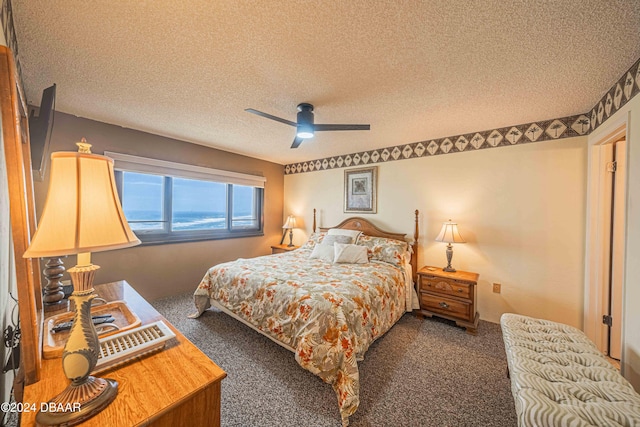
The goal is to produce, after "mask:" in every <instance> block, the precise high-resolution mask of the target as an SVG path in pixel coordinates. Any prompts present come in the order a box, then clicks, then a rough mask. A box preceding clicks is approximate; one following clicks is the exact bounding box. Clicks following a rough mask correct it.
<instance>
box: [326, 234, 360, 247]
mask: <svg viewBox="0 0 640 427" xmlns="http://www.w3.org/2000/svg"><path fill="white" fill-rule="evenodd" d="M336 242H337V243H344V244H351V243H353V237H351V236H343V235H331V236H329V235H327V236H325V237H324V239H322V243H321V244H322V245H327V246H333V244H334V243H336Z"/></svg>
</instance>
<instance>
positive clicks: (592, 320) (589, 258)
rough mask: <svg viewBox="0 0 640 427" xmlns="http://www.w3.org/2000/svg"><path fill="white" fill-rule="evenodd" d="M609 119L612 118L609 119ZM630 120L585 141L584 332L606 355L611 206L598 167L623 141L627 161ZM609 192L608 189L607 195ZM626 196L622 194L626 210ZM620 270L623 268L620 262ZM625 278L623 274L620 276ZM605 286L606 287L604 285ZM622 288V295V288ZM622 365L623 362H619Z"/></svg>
mask: <svg viewBox="0 0 640 427" xmlns="http://www.w3.org/2000/svg"><path fill="white" fill-rule="evenodd" d="M609 120H611V119H609ZM628 123H629V117H628V114H622V115H620V117H619V118H617V119H615V120H613V121H611V122H610V123H607V124H606V126H600V128H598V129H597V130H595V131H594V132H593V133H592V134H591V135H589V138H588V144H589V147H588V154H587V155H588V170H587V206H586V208H587V212H586V214H587V215H586V227H587V230H586V242H585V288H584V292H585V293H584V325H583V326H584V327H583V329H584V332H585V334H587V336H588V337H589V338H590V339H591V340H592V341H593V342H594V343H595V344H596V346H597V347H598V349H600V351H602V352H603V353H606V352H607V341H608V331H607V326H606V325H604V324H603V323H602V316H603V315H605V314H608V312H609V297H608V292H609V289H608V276H609V271H608V269H606V268H605V266H606V265H608V259H605V258H607V257H608V251H607V250H604V249H603V248H608V247H609V245H610V241H609V238H610V232H611V229H610V226H607V224H606V223H605V220H604V216H605V215H606V212H607V209H604V208H603V206H605V203H611V200H604V195H605V194H606V193H607V189H606V188H605V183H606V182H607V179H606V173H607V172H606V171H605V170H604V168H601V167H600V165H601V164H602V162H603V160H604V158H605V150H606V148H605V147H606V146H607V145H609V144H612V143H614V142H617V141H619V140H621V139H626V141H627V143H626V144H625V146H626V147H625V151H626V157H627V158H628V150H629V146H630V144H629V143H628V141H629V135H628V132H629V126H628ZM624 173H625V175H624V176H623V180H624V191H625V192H628V185H627V181H628V178H627V174H628V172H627V171H624ZM610 193H611V190H610V189H609V194H610ZM627 198H628V195H627V194H625V195H624V200H625V207H624V210H625V211H626V205H627ZM623 229H624V230H625V235H626V229H627V219H626V216H625V220H624V224H623ZM625 246H626V245H623V249H622V250H623V254H622V255H621V256H622V257H623V258H622V259H623V260H625V259H626V258H625V254H624V252H625ZM622 269H623V270H624V269H625V264H624V262H623V265H622ZM622 277H624V271H623V276H622ZM605 284H606V285H605ZM622 286H623V295H624V287H625V283H623V284H622ZM624 306H625V304H624V302H623V308H622V309H623V318H624ZM622 327H623V333H622V337H623V339H622V356H621V357H622V358H624V347H625V343H624V323H623V324H622ZM621 365H623V363H621Z"/></svg>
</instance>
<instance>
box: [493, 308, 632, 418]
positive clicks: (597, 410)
mask: <svg viewBox="0 0 640 427" xmlns="http://www.w3.org/2000/svg"><path fill="white" fill-rule="evenodd" d="M500 324H501V326H502V337H503V339H504V345H505V350H506V352H507V363H508V365H509V375H510V378H511V392H512V394H513V400H514V401H515V406H516V413H517V416H518V425H519V426H520V427H524V426H531V427H559V426H571V427H574V426H576V427H577V426H625V427H627V426H628V427H632V426H640V395H639V394H638V393H636V392H635V391H634V389H633V387H632V386H631V384H629V382H628V381H627V380H626V379H624V378H623V377H622V375H620V373H619V372H618V370H617V369H616V368H614V367H613V366H612V365H611V364H610V363H609V362H608V361H607V359H606V358H605V356H604V355H603V354H602V353H601V352H600V351H599V350H598V349H597V347H596V346H595V344H594V343H593V342H591V341H590V340H589V338H587V336H586V335H585V334H584V333H583V332H582V331H580V330H578V329H576V328H574V327H571V326H568V325H564V324H561V323H556V322H551V321H548V320H541V319H534V318H532V317H527V316H520V315H516V314H510V313H507V314H503V315H502V317H501V318H500Z"/></svg>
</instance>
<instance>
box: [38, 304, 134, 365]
mask: <svg viewBox="0 0 640 427" xmlns="http://www.w3.org/2000/svg"><path fill="white" fill-rule="evenodd" d="M74 314H75V313H74V312H73V311H70V312H67V313H62V314H58V315H55V316H52V317H50V318H48V319H47V320H46V321H45V325H44V329H45V332H44V339H43V344H42V357H43V358H45V359H55V358H57V357H62V351H63V350H64V345H65V344H66V342H67V338H68V337H69V330H66V331H59V332H54V331H52V329H53V328H54V327H55V326H56V325H59V324H60V323H62V322H68V321H70V320H72V319H73V316H74ZM91 315H92V316H100V315H111V317H113V318H114V321H113V322H110V323H104V324H103V325H116V326H117V327H118V328H117V329H116V328H112V327H106V328H105V330H104V331H103V332H101V328H100V327H101V326H102V325H97V326H96V330H97V331H98V337H100V338H103V337H107V336H109V335H113V334H116V333H119V332H122V331H126V330H129V329H131V328H135V327H138V326H140V325H141V324H142V322H141V321H140V318H139V317H138V316H136V315H135V313H133V312H132V311H131V310H130V309H129V307H128V306H127V304H126V303H125V302H124V301H111V302H109V303H106V304H100V305H94V306H93V307H91Z"/></svg>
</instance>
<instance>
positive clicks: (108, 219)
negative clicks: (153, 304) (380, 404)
mask: <svg viewBox="0 0 640 427" xmlns="http://www.w3.org/2000/svg"><path fill="white" fill-rule="evenodd" d="M77 145H78V152H59V153H53V154H52V155H51V177H50V180H49V192H48V194H47V200H46V202H45V205H44V210H43V211H42V217H41V218H40V223H39V225H38V229H37V230H36V232H35V234H34V236H33V239H32V240H31V244H30V245H29V248H28V249H27V251H26V252H25V253H24V255H23V256H24V257H25V258H43V257H45V258H50V257H59V256H63V255H73V254H77V255H78V261H77V263H78V264H77V265H76V266H75V267H73V268H70V269H68V270H67V271H68V272H69V274H70V275H71V280H72V282H73V288H74V290H73V293H72V294H71V297H70V299H71V300H72V301H73V302H74V304H75V313H74V318H73V324H72V326H71V331H70V332H69V338H68V340H67V342H66V344H65V346H64V352H63V353H62V369H63V370H64V373H65V375H66V377H67V378H68V379H69V380H70V384H69V385H68V386H67V388H66V389H64V390H63V391H62V392H61V393H60V394H59V395H57V396H56V397H54V398H53V399H52V400H50V401H49V403H48V404H47V406H46V407H47V408H49V407H52V406H50V405H54V406H55V407H56V408H62V409H60V410H57V411H50V410H49V411H47V410H42V409H41V410H40V411H39V412H38V414H37V415H36V421H37V422H38V424H39V425H66V426H70V425H74V424H78V423H80V422H82V421H84V420H86V419H87V418H90V417H92V416H93V415H95V414H97V413H98V412H100V411H101V410H102V409H104V408H105V407H106V406H107V405H109V404H110V403H111V402H112V401H113V399H115V397H116V395H117V393H118V383H117V381H114V380H110V379H103V378H98V377H94V376H92V375H90V374H91V371H93V368H94V367H95V366H96V363H97V361H98V356H99V352H100V348H99V342H98V335H97V333H96V330H95V327H94V326H93V322H92V321H91V301H92V300H93V299H94V297H95V295H94V290H93V278H94V275H95V273H96V270H98V269H99V268H100V267H99V266H97V265H94V264H92V263H91V252H100V251H107V250H111V249H120V248H128V247H130V246H135V245H138V244H140V240H138V238H137V237H136V235H135V234H134V233H133V232H132V231H131V229H130V228H129V224H128V223H127V220H126V218H125V216H124V214H123V212H122V207H121V206H120V201H119V199H118V193H117V191H116V181H115V178H114V174H113V160H111V159H110V158H108V157H105V156H99V155H96V154H92V153H91V150H90V147H91V145H89V144H87V142H86V141H85V140H84V138H83V139H82V142H79V143H78V144H77ZM43 403H44V402H43ZM43 408H44V406H43Z"/></svg>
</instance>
